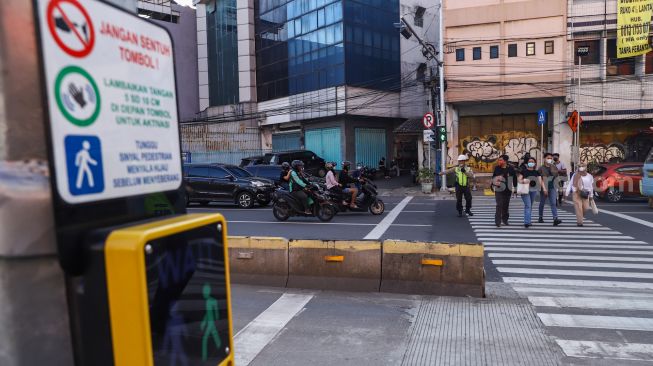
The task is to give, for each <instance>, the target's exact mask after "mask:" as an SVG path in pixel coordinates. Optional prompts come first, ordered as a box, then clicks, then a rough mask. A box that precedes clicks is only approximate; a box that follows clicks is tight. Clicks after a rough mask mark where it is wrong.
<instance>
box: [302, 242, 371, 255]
mask: <svg viewBox="0 0 653 366" xmlns="http://www.w3.org/2000/svg"><path fill="white" fill-rule="evenodd" d="M289 248H290V249H331V250H334V249H335V250H343V251H348V252H357V251H366V250H380V249H381V243H380V242H378V241H356V240H338V241H336V240H291V241H290V245H289Z"/></svg>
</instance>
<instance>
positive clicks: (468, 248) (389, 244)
mask: <svg viewBox="0 0 653 366" xmlns="http://www.w3.org/2000/svg"><path fill="white" fill-rule="evenodd" d="M383 253H384V254H427V255H437V256H454V257H478V258H483V245H480V244H444V243H440V244H438V243H424V242H409V241H401V240H386V241H384V242H383Z"/></svg>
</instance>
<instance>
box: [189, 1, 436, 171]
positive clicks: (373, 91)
mask: <svg viewBox="0 0 653 366" xmlns="http://www.w3.org/2000/svg"><path fill="white" fill-rule="evenodd" d="M411 2H414V3H417V0H411ZM196 5H197V25H198V36H197V38H198V54H199V60H198V65H199V94H200V109H201V111H202V112H201V119H203V120H205V121H206V122H207V123H227V124H233V125H234V126H240V127H241V129H243V130H248V131H249V130H250V129H251V130H252V131H253V129H258V132H259V134H260V144H259V147H260V149H261V151H262V152H264V151H270V150H290V149H301V148H304V149H308V150H312V151H314V152H315V153H317V154H318V155H320V156H322V157H324V158H325V159H327V160H329V161H337V162H341V161H343V160H350V161H352V162H360V163H363V164H365V165H372V166H375V165H376V164H377V162H378V160H379V159H380V158H381V157H386V158H387V159H388V160H392V159H393V158H394V157H395V155H396V151H397V150H396V146H395V145H396V144H395V141H394V134H393V130H394V129H395V128H396V127H397V126H398V125H399V124H401V123H402V122H403V121H404V120H405V119H406V118H408V117H413V116H417V115H421V114H423V113H422V112H423V111H424V110H425V108H428V107H429V106H428V105H426V104H424V103H426V102H427V101H428V94H427V95H417V91H415V90H413V91H411V92H410V93H406V94H405V97H406V98H409V95H410V97H412V99H411V102H412V103H413V105H414V108H412V109H406V110H403V111H402V109H401V98H402V93H401V91H402V87H407V86H409V85H410V87H411V88H415V87H416V83H417V77H416V74H417V73H418V71H417V69H418V68H419V63H418V64H417V65H412V64H411V65H410V67H406V68H404V67H402V63H401V62H402V57H403V53H404V52H403V51H402V47H404V44H403V43H402V42H400V35H399V31H398V29H397V28H395V26H394V24H395V23H397V22H399V18H400V4H399V0H388V1H376V0H292V1H291V0H279V1H270V0H244V1H235V0H202V1H200V2H198V3H197V4H196ZM425 6H426V5H425ZM425 6H424V7H425ZM430 14H432V13H429V14H421V16H422V17H427V16H429V15H430ZM423 23H426V26H427V27H431V28H429V30H430V29H433V32H434V31H435V30H437V23H436V24H432V23H434V22H433V20H432V19H427V20H423ZM410 51H411V52H413V53H416V54H418V55H419V56H420V57H422V56H421V50H419V49H416V48H413V49H412V50H410ZM413 57H414V56H413ZM410 63H415V62H414V61H412V60H411V61H410ZM410 63H409V64H410ZM408 69H410V71H408ZM422 71H423V70H422ZM403 72H407V73H409V74H410V75H403ZM409 78H412V84H411V83H406V80H407V79H409ZM405 79H406V80H405ZM420 85H421V84H420ZM416 89H418V88H416ZM418 91H420V92H421V93H424V92H428V91H427V90H426V91H425V89H424V87H423V86H421V89H418ZM415 100H419V101H420V102H415Z"/></svg>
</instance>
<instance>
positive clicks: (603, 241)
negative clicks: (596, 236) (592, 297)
mask: <svg viewBox="0 0 653 366" xmlns="http://www.w3.org/2000/svg"><path fill="white" fill-rule="evenodd" d="M478 240H480V241H486V240H497V238H493V237H483V236H479V237H478ZM501 240H502V241H516V242H520V241H524V240H528V241H529V242H544V243H550V242H551V239H544V238H523V237H522V238H501ZM555 241H556V242H557V243H570V244H577V243H588V244H590V243H603V244H648V243H646V242H645V241H640V240H581V239H555ZM651 249H653V247H652V248H651Z"/></svg>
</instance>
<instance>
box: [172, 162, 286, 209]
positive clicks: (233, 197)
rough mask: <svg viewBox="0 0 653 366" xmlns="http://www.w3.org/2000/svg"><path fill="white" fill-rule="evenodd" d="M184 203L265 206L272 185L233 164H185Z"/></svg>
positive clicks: (248, 206) (267, 202)
mask: <svg viewBox="0 0 653 366" xmlns="http://www.w3.org/2000/svg"><path fill="white" fill-rule="evenodd" d="M183 174H184V182H185V185H186V203H187V204H190V203H193V202H198V203H200V204H208V203H211V202H233V203H235V204H236V205H238V206H239V207H241V208H251V207H253V206H254V205H255V204H256V203H258V204H259V205H261V206H267V205H268V204H270V201H271V200H272V193H273V192H274V183H273V182H272V181H271V180H268V179H264V178H257V177H254V176H252V174H251V173H249V172H248V171H246V170H244V169H242V168H239V167H237V166H235V165H225V164H185V165H184V171H183Z"/></svg>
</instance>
